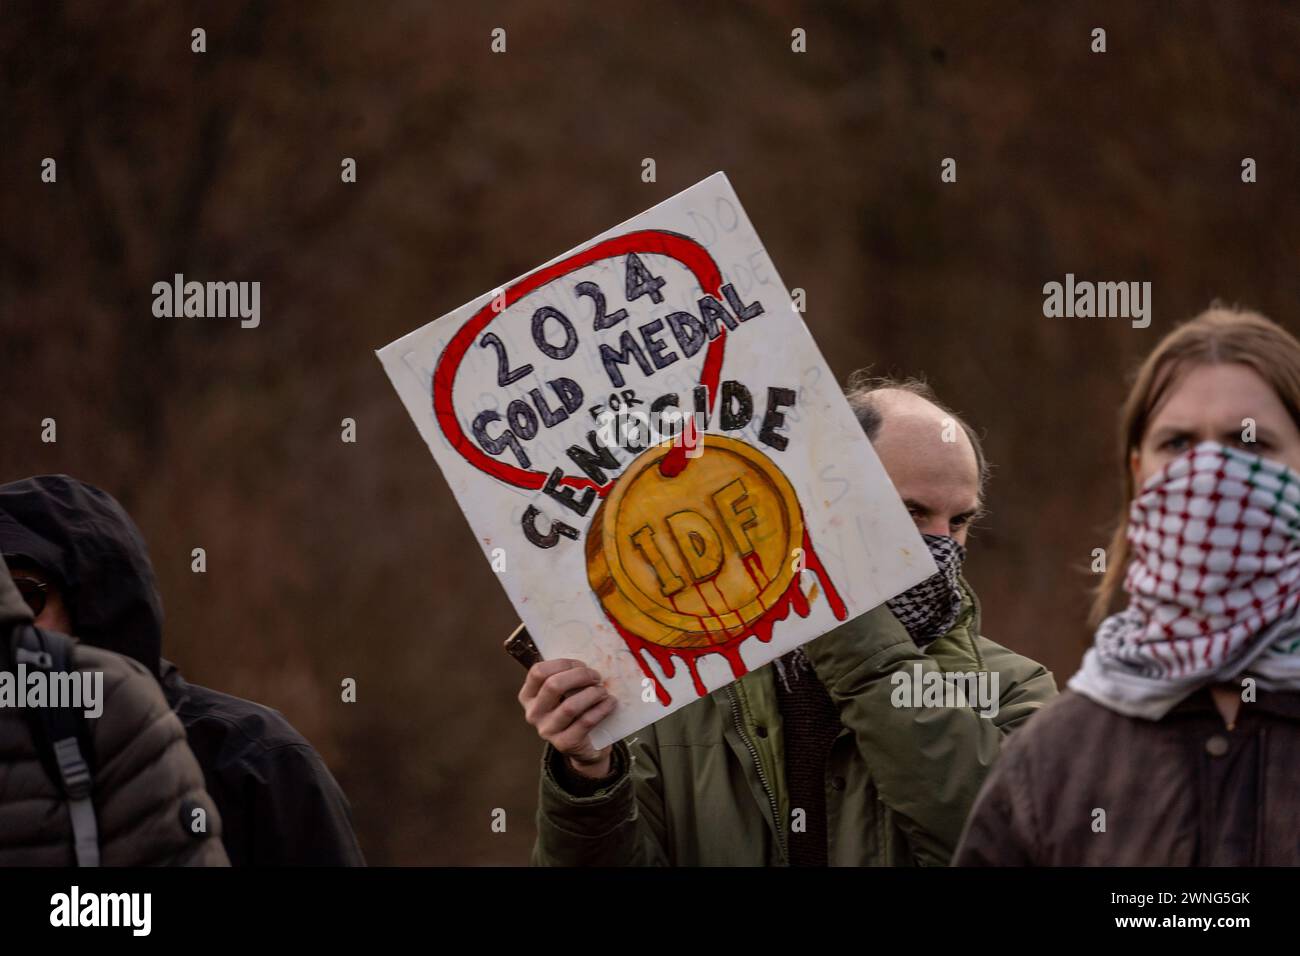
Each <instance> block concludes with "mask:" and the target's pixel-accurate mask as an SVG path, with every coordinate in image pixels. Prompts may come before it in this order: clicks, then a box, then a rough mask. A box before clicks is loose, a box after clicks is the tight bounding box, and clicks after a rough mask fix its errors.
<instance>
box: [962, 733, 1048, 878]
mask: <svg viewBox="0 0 1300 956" xmlns="http://www.w3.org/2000/svg"><path fill="white" fill-rule="evenodd" d="M1025 743H1026V741H1023V740H1012V741H1008V743H1007V748H1006V751H1005V752H1004V753H1003V754H1002V756H1001V758H1000V759H999V760H998V762H997V764H996V765H995V766H994V768H993V772H992V773H990V774H989V777H988V780H987V781H986V782H985V784H984V789H983V790H981V791H980V795H979V797H978V799H976V801H975V806H974V807H973V808H972V809H971V814H970V819H969V820H967V821H966V829H965V832H964V833H963V834H962V837H961V841H960V843H959V844H958V846H957V852H956V854H955V855H954V856H953V861H952V862H953V866H1033V865H1034V864H1035V863H1038V862H1040V860H1039V859H1038V856H1039V855H1038V850H1037V847H1038V839H1037V834H1038V833H1039V829H1038V823H1037V820H1036V819H1035V813H1034V807H1033V795H1034V793H1035V792H1036V791H1035V790H1034V788H1033V786H1032V783H1031V781H1030V774H1029V748H1028V747H1027V746H1023V745H1024V744H1025Z"/></svg>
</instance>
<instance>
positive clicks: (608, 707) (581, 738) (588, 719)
mask: <svg viewBox="0 0 1300 956" xmlns="http://www.w3.org/2000/svg"><path fill="white" fill-rule="evenodd" d="M584 693H585V692H584ZM616 706H618V701H617V700H616V699H615V698H614V697H613V696H609V697H606V698H605V699H604V700H602V701H601V702H600V703H598V704H596V706H594V707H591V708H589V709H588V710H587V712H586V713H584V714H582V715H581V716H580V717H578V718H577V719H576V720H575V721H574V722H573V723H572V724H570V725H569V727H568V729H567V730H565V731H563V732H562V733H559V734H557V735H556V736H555V737H553V738H552V739H551V746H552V747H554V748H555V749H556V750H558V751H559V752H560V753H562V754H572V753H581V752H582V751H583V750H584V749H586V747H587V745H588V743H587V738H588V737H589V736H590V735H591V731H592V728H594V727H595V726H596V725H597V724H599V723H600V722H601V721H602V720H604V719H605V718H606V717H608V716H609V715H610V713H612V712H613V710H614V708H615V707H616Z"/></svg>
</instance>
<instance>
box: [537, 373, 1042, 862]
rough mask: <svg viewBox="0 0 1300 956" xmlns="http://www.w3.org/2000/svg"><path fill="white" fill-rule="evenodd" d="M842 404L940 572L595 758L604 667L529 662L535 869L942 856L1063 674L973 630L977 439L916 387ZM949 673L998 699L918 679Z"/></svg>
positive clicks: (871, 392)
mask: <svg viewBox="0 0 1300 956" xmlns="http://www.w3.org/2000/svg"><path fill="white" fill-rule="evenodd" d="M848 397H849V401H850V404H851V405H852V406H853V408H854V410H855V412H856V413H857V415H858V419H859V421H860V422H861V423H862V425H863V428H864V429H865V430H866V432H867V436H868V438H869V439H870V440H871V442H872V445H873V447H874V448H875V450H876V453H877V455H878V456H879V457H880V460H881V462H882V464H883V465H884V467H885V470H886V471H887V472H888V474H889V477H890V479H891V480H892V481H893V483H894V486H895V488H896V489H897V491H898V493H899V495H900V497H902V499H903V501H904V503H905V504H906V505H907V508H908V510H909V512H910V513H911V514H912V516H913V518H914V519H915V521H916V524H917V527H918V529H919V530H920V531H921V532H922V534H923V536H924V538H925V540H926V543H927V544H928V545H929V546H930V549H931V552H932V553H933V554H934V556H935V559H936V563H937V565H938V567H939V568H940V571H939V573H938V574H936V575H934V576H933V577H931V578H929V579H927V580H926V581H924V582H922V583H921V584H920V585H917V586H916V587H914V588H912V589H910V590H909V591H907V592H904V594H902V595H899V596H898V597H896V598H894V599H892V600H891V601H889V602H887V603H886V604H885V605H881V606H880V607H878V608H876V609H875V610H873V611H870V612H868V613H866V614H863V615H861V616H859V617H857V618H855V619H854V620H852V621H848V622H846V623H845V624H842V625H840V626H839V627H837V628H836V629H834V630H833V631H830V632H829V633H827V634H825V635H823V636H822V637H819V638H817V639H816V640H813V641H810V642H809V643H807V644H805V645H803V646H802V647H801V648H798V649H796V650H795V651H792V652H790V653H789V654H786V655H784V656H783V657H781V658H778V659H777V660H776V661H774V662H773V663H772V664H770V665H768V666H765V667H761V668H758V669H757V670H754V671H753V672H751V673H750V674H748V675H746V676H745V677H744V678H742V679H741V680H739V681H737V682H735V683H733V684H730V685H728V686H727V687H724V688H721V689H719V690H717V691H715V692H714V693H712V694H709V695H708V696H706V697H702V698H701V699H699V700H697V701H694V702H693V703H691V704H689V705H687V706H686V707H683V708H681V709H680V710H678V711H675V712H673V713H671V714H669V715H668V716H666V717H664V718H663V719H661V720H659V721H657V722H656V723H654V724H652V725H651V726H649V727H646V728H644V729H642V730H640V731H638V732H637V733H636V734H635V735H633V736H631V737H630V738H628V739H626V740H621V741H618V742H617V743H615V744H614V745H613V746H611V747H606V748H604V749H602V750H596V749H595V748H594V747H592V745H591V739H590V731H591V729H592V728H593V727H594V726H596V724H598V723H600V721H601V720H603V719H604V718H605V717H606V716H608V714H609V713H610V712H611V711H612V710H613V708H614V701H613V698H611V697H610V695H609V693H608V691H606V690H605V688H604V687H602V686H601V676H600V674H598V673H597V672H596V671H594V670H593V669H591V668H589V667H587V666H585V665H584V664H582V663H581V662H579V661H574V660H565V659H559V660H551V661H543V662H541V663H538V664H536V665H534V666H533V667H532V668H530V670H529V672H528V676H527V677H526V678H525V681H524V685H523V688H522V689H521V690H520V692H519V701H520V704H521V705H522V707H523V709H524V714H525V717H526V719H527V720H528V722H529V723H530V724H531V725H532V726H533V727H534V728H536V730H537V732H538V735H539V736H540V737H541V738H542V739H543V740H544V741H545V742H546V746H545V750H544V753H543V756H542V773H541V788H540V802H539V807H538V814H537V828H538V835H537V843H536V845H535V846H534V848H533V855H532V859H533V863H534V864H537V865H546V866H575V865H594V866H624V865H666V866H696V865H700V866H716V865H741V866H746V865H749V866H763V865H773V866H782V865H812V866H817V865H821V866H825V865H848V866H872V865H875V866H910V865H938V866H943V865H947V864H948V862H949V860H950V858H951V856H952V854H953V851H954V849H955V847H956V846H957V841H958V838H959V837H960V835H961V831H962V827H963V824H964V823H965V821H966V816H967V813H968V812H969V810H970V808H971V806H972V804H973V803H974V800H975V796H976V794H977V793H978V792H979V789H980V786H981V784H982V783H983V782H984V778H985V776H986V774H987V773H988V771H989V769H990V767H991V765H992V764H993V761H994V760H995V758H996V757H997V755H998V750H999V748H1000V746H1001V744H1002V739H1003V737H1004V736H1005V735H1006V734H1008V733H1010V732H1011V731H1012V730H1014V729H1015V728H1016V727H1018V726H1020V725H1021V724H1022V723H1024V722H1025V721H1026V720H1028V719H1029V718H1030V717H1031V716H1032V715H1033V714H1034V712H1035V711H1037V710H1038V709H1039V708H1040V707H1042V706H1043V705H1044V704H1045V703H1047V702H1048V701H1049V700H1051V698H1053V697H1054V696H1055V695H1056V684H1055V682H1054V680H1053V678H1052V675H1051V673H1050V672H1048V671H1047V670H1046V669H1045V668H1044V667H1042V666H1041V665H1040V664H1038V663H1036V662H1034V661H1032V660H1029V659H1028V658H1025V657H1022V656H1020V655H1018V654H1015V653H1013V652H1012V651H1010V650H1008V649H1007V648H1005V647H1002V646H1000V645H998V644H995V643H994V642H993V641H990V640H989V639H988V638H985V637H983V636H982V635H981V634H980V606H979V600H978V599H977V598H976V596H975V593H974V591H973V590H972V589H971V588H970V586H969V584H967V583H966V581H965V579H964V577H962V576H961V573H960V567H961V562H962V559H963V558H964V556H965V544H966V539H967V534H968V532H969V529H970V526H971V524H972V523H973V522H974V520H975V519H976V518H977V517H978V515H979V513H980V508H981V503H982V500H983V492H984V483H985V479H986V477H987V472H988V467H987V464H986V462H985V459H984V455H983V451H982V449H981V447H980V443H979V439H978V436H977V435H976V434H975V433H974V431H972V430H971V428H970V427H969V426H967V425H966V424H965V423H964V422H962V421H961V420H960V419H959V418H958V417H957V416H956V415H955V414H954V413H953V412H952V411H950V410H949V409H947V408H945V407H944V406H942V405H941V404H939V402H938V400H937V399H936V398H935V396H934V394H933V392H932V391H931V390H930V389H929V387H928V386H927V385H925V384H924V383H922V382H916V381H906V382H896V381H891V380H884V379H864V378H862V377H861V376H855V379H854V380H853V381H852V382H851V385H850V389H849V393H848ZM955 425H959V426H960V428H955V427H954V426H955ZM954 675H963V677H962V678H958V679H959V680H961V679H967V680H970V679H972V678H976V677H978V678H979V679H980V680H981V681H982V682H983V683H982V684H981V685H980V686H983V687H985V688H987V687H992V688H993V690H994V695H993V697H992V700H991V706H983V707H978V706H977V705H975V704H974V703H973V702H972V701H971V699H970V697H969V696H967V697H960V696H958V697H956V698H955V699H954V697H953V696H951V695H949V696H947V697H946V698H944V700H943V701H939V702H937V703H936V699H935V698H931V697H922V695H921V688H920V686H919V685H918V684H917V678H920V684H923V685H928V686H931V687H933V686H936V684H937V681H938V680H940V679H945V680H947V681H948V685H950V684H951V682H952V679H953V677H954ZM948 685H945V684H937V686H940V687H943V686H948ZM965 686H966V687H968V688H971V687H974V686H975V685H974V683H973V681H972V682H970V683H967V684H966V685H965ZM913 690H914V691H915V697H916V698H917V699H911V698H912V696H913V695H912V693H911V692H912V691H913ZM982 702H983V703H984V704H989V703H990V701H982ZM945 703H946V706H945Z"/></svg>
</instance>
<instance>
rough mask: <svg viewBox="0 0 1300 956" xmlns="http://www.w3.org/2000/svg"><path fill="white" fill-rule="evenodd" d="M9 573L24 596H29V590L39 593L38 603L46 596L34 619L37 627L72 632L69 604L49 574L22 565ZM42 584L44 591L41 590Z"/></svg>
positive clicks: (64, 632) (66, 632)
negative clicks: (64, 600) (43, 604)
mask: <svg viewBox="0 0 1300 956" xmlns="http://www.w3.org/2000/svg"><path fill="white" fill-rule="evenodd" d="M9 574H10V576H11V577H13V579H14V584H15V586H17V587H18V590H19V591H20V592H21V593H23V596H24V598H26V597H27V592H28V591H29V590H31V591H32V592H33V593H34V594H37V595H39V596H37V597H36V598H35V600H36V601H37V604H38V605H39V602H40V600H41V598H42V597H43V598H44V601H45V606H44V607H42V608H40V611H39V613H37V614H36V618H35V620H34V621H33V623H34V624H35V625H36V626H37V627H39V628H41V629H42V630H46V631H58V632H59V633H61V634H71V633H72V620H71V618H70V617H69V616H68V608H67V605H65V604H64V603H63V592H62V591H60V590H59V589H58V587H57V586H56V585H55V584H54V581H53V580H52V579H51V578H50V577H49V575H47V574H45V572H43V571H40V570H38V569H36V568H31V567H23V566H21V565H20V566H18V567H11V568H10V569H9ZM42 586H43V587H44V590H43V591H41V590H40V589H41V587H42ZM29 603H31V602H30V601H29Z"/></svg>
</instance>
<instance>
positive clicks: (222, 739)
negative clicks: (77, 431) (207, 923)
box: [0, 475, 365, 866]
mask: <svg viewBox="0 0 1300 956" xmlns="http://www.w3.org/2000/svg"><path fill="white" fill-rule="evenodd" d="M0 552H3V553H4V554H5V555H6V556H12V557H15V558H21V559H22V560H24V561H28V562H31V563H33V564H35V565H36V566H37V567H39V568H41V569H42V570H43V571H44V572H45V573H46V574H48V575H50V576H51V577H53V578H54V579H55V581H56V583H57V585H58V587H59V589H60V591H61V592H62V593H63V596H64V603H65V604H66V606H67V609H68V612H69V615H70V617H71V620H72V625H73V630H74V631H76V633H77V636H78V637H79V638H80V639H81V640H82V641H83V642H85V643H86V644H92V645H95V646H97V647H104V648H107V649H109V650H113V651H117V652H118V653H120V654H124V655H126V656H128V657H132V658H134V659H135V660H137V661H139V662H140V663H141V664H143V665H144V666H145V667H146V668H148V670H149V671H150V672H151V673H152V674H153V675H154V676H155V677H156V678H158V679H159V681H160V683H161V686H162V688H163V691H164V692H165V694H166V696H167V700H168V702H169V703H170V704H171V706H172V708H173V709H174V710H175V712H176V714H177V715H178V716H179V717H180V719H181V722H182V723H183V724H184V726H185V732H186V734H187V736H188V739H189V744H190V747H191V748H192V749H193V751H194V755H195V756H196V757H197V758H198V761H199V765H200V766H201V767H202V768H203V776H204V779H205V780H206V781H207V789H208V792H209V793H211V794H212V797H213V799H214V800H215V801H216V804H217V807H218V809H219V810H220V812H221V818H222V821H223V827H224V830H223V834H224V836H223V839H224V842H225V847H226V851H227V852H228V853H229V855H230V861H231V863H232V864H233V865H235V866H242V865H357V866H359V865H363V864H364V862H365V861H364V859H363V858H362V855H361V850H360V848H359V847H358V846H357V841H356V837H355V836H354V835H353V832H352V824H351V812H350V809H349V807H348V802H347V799H346V798H345V797H344V795H343V792H342V790H340V789H339V785H338V783H337V782H335V780H334V777H333V776H332V775H331V774H330V772H329V770H328V769H327V768H326V767H325V764H324V762H323V761H322V760H321V759H320V757H319V756H318V755H317V753H316V751H315V750H313V749H312V746H311V744H309V743H308V742H307V741H306V739H304V738H303V736H302V735H301V734H299V733H298V732H297V731H296V730H294V729H293V727H292V725H290V724H289V722H288V721H287V720H285V718H284V717H283V716H282V715H281V714H280V713H278V712H277V711H274V710H272V709H271V708H269V707H264V706H262V705H261V704H257V703H254V702H252V701H248V700H243V699H241V698H238V697H232V696H230V695H229V694H223V693H221V692H219V691H215V690H210V689H208V688H206V687H200V686H198V685H196V684H189V683H187V682H186V681H184V680H183V679H182V678H181V676H180V674H179V673H178V672H177V671H176V669H175V667H174V666H173V665H171V664H169V663H167V662H165V661H164V660H163V659H162V625H163V612H162V600H161V598H160V596H159V593H158V586H157V582H156V580H155V578H154V572H153V566H152V564H151V563H150V561H149V553H148V549H147V548H146V546H145V543H144V539H143V538H142V537H141V535H140V532H139V530H138V529H137V528H136V526H135V523H134V522H133V521H132V520H131V518H130V517H129V516H128V515H127V513H126V512H125V511H124V510H123V509H122V506H121V505H119V504H118V503H117V501H115V500H114V499H113V498H112V497H111V496H110V495H108V494H106V493H105V492H103V491H101V490H99V489H98V488H94V487H92V486H90V485H87V484H85V483H84V482H80V481H77V480H76V479H73V478H69V477H67V476H65V475H46V476H41V477H38V478H28V479H25V480H23V481H15V482H11V483H9V484H7V485H3V486H0Z"/></svg>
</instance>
